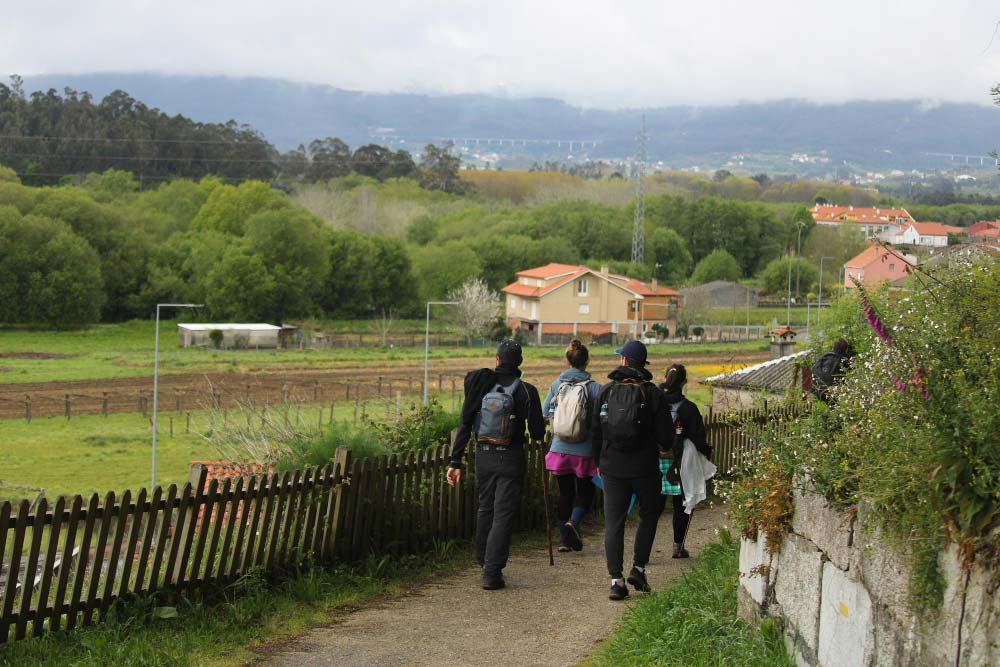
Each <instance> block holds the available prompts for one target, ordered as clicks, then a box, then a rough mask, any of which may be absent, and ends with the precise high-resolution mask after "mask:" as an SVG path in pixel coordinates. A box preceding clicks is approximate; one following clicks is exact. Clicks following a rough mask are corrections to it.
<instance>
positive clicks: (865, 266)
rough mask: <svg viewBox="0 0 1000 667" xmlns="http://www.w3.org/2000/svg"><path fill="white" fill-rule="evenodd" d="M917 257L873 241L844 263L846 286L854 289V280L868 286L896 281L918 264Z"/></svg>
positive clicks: (904, 276)
mask: <svg viewBox="0 0 1000 667" xmlns="http://www.w3.org/2000/svg"><path fill="white" fill-rule="evenodd" d="M916 264H917V258H916V257H914V256H913V255H906V254H903V253H901V252H900V251H898V250H893V249H892V248H886V247H884V246H881V245H878V244H875V243H873V244H872V245H869V246H868V247H867V248H865V249H864V250H862V251H861V252H860V253H858V254H857V255H856V256H854V257H852V258H851V259H849V260H847V262H845V263H844V288H845V289H854V280H857V281H858V282H860V283H861V284H862V285H865V286H866V287H867V286H869V285H879V284H881V283H883V282H888V283H890V284H892V283H896V282H897V281H899V280H902V279H903V278H906V276H907V275H908V274H909V271H908V269H910V268H912V267H914V266H916Z"/></svg>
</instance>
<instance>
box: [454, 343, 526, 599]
mask: <svg viewBox="0 0 1000 667" xmlns="http://www.w3.org/2000/svg"><path fill="white" fill-rule="evenodd" d="M522 360H523V357H522V354H521V345H520V344H519V343H517V342H516V341H513V340H510V339H508V340H505V341H503V342H502V343H500V347H499V348H498V349H497V358H496V368H495V369H489V368H481V369H479V370H477V371H472V372H470V373H469V374H468V375H466V376H465V402H464V403H463V405H462V416H461V420H460V423H459V426H458V434H457V436H456V437H455V443H454V445H453V446H452V450H451V462H450V463H449V465H448V470H447V472H446V473H445V479H446V480H447V482H448V484H450V485H452V486H454V485H455V484H458V483H460V482H461V480H462V456H463V454H464V453H465V448H466V446H467V445H468V443H469V440H470V438H471V437H472V434H473V433H475V434H476V491H477V493H478V495H479V512H478V514H477V516H476V540H475V541H476V561H477V562H478V563H479V565H480V567H482V569H483V582H482V585H483V588H484V589H486V590H496V589H499V588H503V587H504V586H505V582H504V578H503V568H504V567H505V566H506V565H507V557H508V556H509V554H510V539H511V532H512V530H513V528H514V517H515V515H516V514H517V510H518V507H519V506H520V503H521V490H522V487H523V485H524V473H525V456H524V444H525V442H527V435H526V433H525V431H527V434H528V435H530V437H531V439H533V440H541V439H542V438H544V437H545V419H544V418H543V416H542V405H541V401H539V400H538V390H536V389H535V387H533V386H532V385H530V384H528V383H527V382H523V381H522V380H521V369H520V366H521V362H522Z"/></svg>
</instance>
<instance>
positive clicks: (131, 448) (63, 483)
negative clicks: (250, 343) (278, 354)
mask: <svg viewBox="0 0 1000 667" xmlns="http://www.w3.org/2000/svg"><path fill="white" fill-rule="evenodd" d="M408 400H409V401H412V400H415V397H408ZM446 401H447V399H446ZM403 407H404V409H405V408H406V404H404V405H403ZM449 407H450V404H449ZM281 409H282V408H281V406H271V407H269V408H268V410H269V411H270V412H271V413H272V414H277V413H280V411H281ZM368 409H369V410H370V411H371V412H370V413H369V416H370V417H372V418H374V419H383V418H384V417H385V409H384V407H381V406H376V405H375V404H370V405H369V406H368ZM319 410H320V405H319V404H311V405H302V406H299V407H298V412H299V420H300V422H299V423H300V424H301V427H302V428H303V429H318V428H319V416H320V412H319ZM295 413H296V407H295V406H291V407H290V410H289V415H290V416H289V420H290V422H292V423H294V420H295ZM329 414H330V409H329V406H328V405H326V406H323V422H324V424H325V423H327V422H328V421H329ZM171 418H173V420H174V436H173V437H170V435H169V424H170V419H171ZM216 419H217V420H220V421H221V417H220V416H217V417H216ZM227 419H229V420H241V421H245V420H246V413H240V412H230V413H228V416H227ZM334 419H335V420H337V421H345V422H353V420H354V405H353V403H348V402H344V401H340V402H338V403H336V404H335V408H334ZM185 427H186V421H185V417H184V416H183V415H180V414H177V413H174V412H161V413H160V416H159V428H158V430H159V433H158V437H157V447H156V450H157V482H158V483H159V484H161V485H167V484H172V483H176V484H182V483H184V482H185V481H187V478H188V470H189V468H190V465H191V461H194V460H206V459H207V460H214V459H217V458H218V457H219V455H218V453H217V452H216V450H215V448H213V447H212V445H211V444H209V443H208V442H207V441H206V440H205V438H204V437H202V436H201V435H199V433H207V432H208V431H210V429H211V421H210V415H209V413H208V412H206V411H197V412H192V413H191V432H190V433H184V430H185ZM152 437H153V432H152V429H151V428H150V426H149V421H148V420H147V419H144V418H143V416H142V414H140V413H134V412H133V413H117V414H111V415H109V416H107V417H102V416H100V415H82V416H79V417H73V418H72V419H70V420H67V419H65V418H64V417H47V418H36V419H33V420H32V422H31V423H30V424H28V423H26V422H24V421H23V420H19V419H17V420H15V419H8V420H0V442H2V443H3V445H2V446H0V481H2V482H3V484H4V486H0V498H5V497H7V496H5V495H4V489H5V488H6V485H18V486H19V487H21V488H25V487H32V488H34V487H40V488H43V489H44V490H45V494H46V496H47V497H49V498H55V497H57V496H59V495H61V494H75V493H91V492H94V491H96V492H98V493H101V494H104V493H106V492H107V491H109V490H114V491H115V492H116V493H119V492H121V491H124V490H125V489H133V490H136V489H139V488H141V487H148V486H149V482H150V461H151V454H152ZM12 494H13V492H12ZM12 494H11V495H12ZM28 495H30V496H34V495H35V491H31V493H29V494H28Z"/></svg>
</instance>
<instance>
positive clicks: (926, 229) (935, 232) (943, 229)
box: [908, 222, 965, 236]
mask: <svg viewBox="0 0 1000 667" xmlns="http://www.w3.org/2000/svg"><path fill="white" fill-rule="evenodd" d="M908 227H913V229H915V230H916V232H917V234H920V235H921V236H948V234H962V233H964V232H965V228H964V227H954V226H952V225H942V224H941V223H940V222H911V223H910V224H909V225H908Z"/></svg>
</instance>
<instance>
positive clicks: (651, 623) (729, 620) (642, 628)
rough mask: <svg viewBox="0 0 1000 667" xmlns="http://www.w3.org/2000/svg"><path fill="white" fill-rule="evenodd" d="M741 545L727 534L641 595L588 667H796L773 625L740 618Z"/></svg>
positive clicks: (586, 665)
mask: <svg viewBox="0 0 1000 667" xmlns="http://www.w3.org/2000/svg"><path fill="white" fill-rule="evenodd" d="M738 563H739V543H738V542H737V540H735V539H733V538H732V537H731V536H730V535H729V533H726V532H723V533H722V535H721V539H720V541H719V542H717V543H714V544H711V545H709V546H708V547H707V548H705V550H704V551H702V552H701V554H700V555H699V557H698V562H697V563H696V564H695V566H694V568H693V569H691V570H690V571H689V572H687V573H686V574H685V575H684V576H682V577H681V578H680V579H678V580H677V581H676V582H674V583H673V584H672V585H671V586H669V587H668V588H666V589H665V590H663V591H660V592H658V593H655V594H653V595H649V596H644V597H642V598H641V599H640V600H639V601H638V602H637V603H636V605H635V606H634V607H632V608H631V609H630V610H629V611H628V612H627V613H626V614H625V618H624V619H623V620H622V622H621V625H620V626H619V627H618V629H617V630H616V631H615V634H613V635H612V636H611V638H610V639H608V640H607V641H606V642H605V643H604V644H603V645H602V646H601V648H600V649H599V650H598V651H597V653H595V654H594V655H593V656H591V657H590V658H589V659H587V660H586V661H585V662H584V665H585V667H631V666H634V667H650V666H655V667H673V666H677V667H708V666H711V667H757V666H759V667H780V666H783V665H791V663H790V662H789V660H788V658H787V656H786V654H785V647H784V643H783V642H782V639H781V635H780V633H779V632H778V630H777V629H776V628H775V627H774V625H773V624H770V623H765V624H764V625H762V627H761V628H760V630H755V629H754V628H752V627H751V626H749V625H748V624H747V623H745V622H743V621H742V620H740V619H739V618H738V617H737V616H736V586H737V579H736V572H737V569H738Z"/></svg>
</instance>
